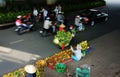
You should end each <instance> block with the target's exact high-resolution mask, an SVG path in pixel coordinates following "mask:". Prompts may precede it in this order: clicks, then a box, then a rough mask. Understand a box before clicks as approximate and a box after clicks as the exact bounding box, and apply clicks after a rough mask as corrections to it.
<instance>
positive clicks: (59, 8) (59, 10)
mask: <svg viewBox="0 0 120 77" xmlns="http://www.w3.org/2000/svg"><path fill="white" fill-rule="evenodd" d="M58 12H62V7H61V5H60V4H59V5H58Z"/></svg>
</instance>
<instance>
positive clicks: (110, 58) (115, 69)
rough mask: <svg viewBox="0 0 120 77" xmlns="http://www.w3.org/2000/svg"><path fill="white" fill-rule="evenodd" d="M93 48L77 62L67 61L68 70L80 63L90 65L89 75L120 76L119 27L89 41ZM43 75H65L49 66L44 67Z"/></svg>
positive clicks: (59, 76)
mask: <svg viewBox="0 0 120 77" xmlns="http://www.w3.org/2000/svg"><path fill="white" fill-rule="evenodd" d="M89 44H90V45H92V46H94V50H92V51H91V52H89V53H88V54H87V55H86V56H85V57H84V58H83V59H82V60H80V61H79V62H76V61H71V62H69V63H67V67H68V69H69V70H70V71H72V70H74V68H75V67H77V66H80V65H82V64H89V65H90V66H91V77H120V60H119V59H120V29H119V30H116V31H113V32H111V33H109V34H106V35H104V36H102V37H99V38H96V39H94V40H91V41H89ZM44 77H66V76H65V74H64V73H61V74H59V73H57V72H55V71H54V70H51V69H49V68H46V69H45V74H44Z"/></svg>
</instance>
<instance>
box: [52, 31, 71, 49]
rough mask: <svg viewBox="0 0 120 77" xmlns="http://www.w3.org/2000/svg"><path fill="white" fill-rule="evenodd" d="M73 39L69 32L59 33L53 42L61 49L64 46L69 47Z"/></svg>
mask: <svg viewBox="0 0 120 77" xmlns="http://www.w3.org/2000/svg"><path fill="white" fill-rule="evenodd" d="M71 39H72V34H71V33H70V32H69V31H68V32H65V31H58V32H57V34H56V35H55V36H54V39H53V42H54V43H55V44H57V45H59V46H60V47H61V46H62V44H64V45H65V46H68V45H69V43H70V40H71Z"/></svg>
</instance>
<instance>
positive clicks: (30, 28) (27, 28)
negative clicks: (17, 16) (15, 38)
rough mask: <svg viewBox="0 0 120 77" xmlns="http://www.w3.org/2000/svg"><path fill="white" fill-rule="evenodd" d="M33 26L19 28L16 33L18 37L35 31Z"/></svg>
mask: <svg viewBox="0 0 120 77" xmlns="http://www.w3.org/2000/svg"><path fill="white" fill-rule="evenodd" d="M33 26H34V25H33V24H30V25H29V27H25V26H18V27H17V28H16V29H15V31H16V33H17V34H18V35H22V34H23V33H26V32H29V31H31V30H33Z"/></svg>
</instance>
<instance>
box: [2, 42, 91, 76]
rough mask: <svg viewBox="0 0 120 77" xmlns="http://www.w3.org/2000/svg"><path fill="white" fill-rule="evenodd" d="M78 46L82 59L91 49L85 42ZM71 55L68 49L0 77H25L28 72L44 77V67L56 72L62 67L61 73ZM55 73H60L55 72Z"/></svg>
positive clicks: (70, 59)
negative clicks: (80, 49) (80, 48)
mask: <svg viewBox="0 0 120 77" xmlns="http://www.w3.org/2000/svg"><path fill="white" fill-rule="evenodd" d="M78 44H79V45H80V46H81V47H82V54H83V57H84V56H85V55H86V54H87V53H88V52H89V51H91V50H92V49H93V47H92V46H90V45H89V44H88V42H87V41H86V40H85V41H81V42H80V43H78ZM71 55H72V51H71V50H70V49H67V50H62V51H60V52H58V53H55V54H53V55H52V56H48V57H46V58H45V59H42V60H41V59H40V60H37V61H36V62H35V63H34V64H33V65H26V66H25V67H23V68H19V69H17V70H15V71H13V72H9V73H7V74H4V75H3V76H2V77H25V75H26V74H27V73H28V72H29V73H35V74H36V77H44V76H43V74H44V71H45V70H44V69H45V67H49V68H50V70H57V68H58V67H61V66H63V67H64V70H62V71H61V72H64V71H65V68H66V66H65V64H66V63H68V62H70V61H72V58H71ZM63 67H62V68H63ZM29 68H32V70H33V71H30V69H29ZM27 71H28V72H27ZM56 72H60V71H58V70H57V71H56Z"/></svg>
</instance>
